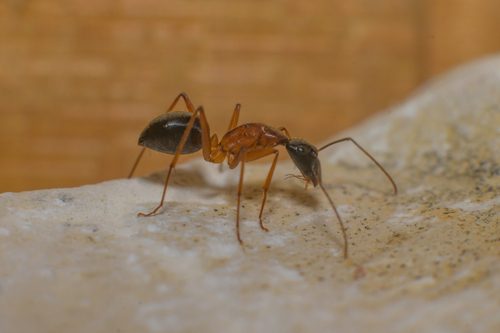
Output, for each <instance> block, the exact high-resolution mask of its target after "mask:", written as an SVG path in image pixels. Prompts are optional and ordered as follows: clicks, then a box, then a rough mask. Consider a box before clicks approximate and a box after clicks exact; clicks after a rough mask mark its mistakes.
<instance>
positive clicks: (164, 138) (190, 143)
mask: <svg viewBox="0 0 500 333" xmlns="http://www.w3.org/2000/svg"><path fill="white" fill-rule="evenodd" d="M191 115H192V113H189V112H183V111H174V112H168V113H165V114H162V115H161V116H159V117H156V118H155V119H153V120H152V121H151V122H150V123H149V125H148V126H147V127H146V128H145V129H144V130H143V131H142V133H141V136H140V137H139V142H138V144H139V145H141V146H144V147H146V148H149V149H152V150H156V151H159V152H162V153H166V154H175V151H176V149H177V146H178V145H179V142H180V141H181V137H182V134H183V133H184V130H185V129H186V126H187V123H188V122H189V119H190V117H191ZM201 147H202V144H201V125H200V120H199V119H198V118H197V119H196V120H195V122H194V125H193V128H192V129H191V132H190V133H189V136H188V139H187V141H186V144H185V146H184V149H183V150H182V152H181V154H190V153H194V152H197V151H198V150H200V149H201Z"/></svg>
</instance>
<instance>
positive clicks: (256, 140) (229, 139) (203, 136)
mask: <svg viewBox="0 0 500 333" xmlns="http://www.w3.org/2000/svg"><path fill="white" fill-rule="evenodd" d="M181 98H182V99H183V100H184V102H185V104H186V107H187V109H188V112H185V111H172V110H173V109H174V107H175V105H176V104H177V102H178V101H179V100H180V99H181ZM240 108H241V106H240V104H236V106H235V108H234V111H233V115H232V117H231V121H230V122H229V128H228V130H227V132H226V134H224V136H223V137H222V139H221V140H220V141H219V139H218V138H217V134H213V135H212V136H210V127H209V126H208V122H207V118H206V115H205V111H204V110H203V107H202V106H199V107H198V108H197V109H195V108H194V106H193V104H192V103H191V100H190V99H189V97H188V95H187V94H186V93H181V94H179V95H178V96H177V97H176V98H175V99H174V101H173V102H172V104H171V105H170V107H169V108H168V110H167V112H166V113H164V114H162V115H160V116H158V117H156V118H155V119H153V120H152V121H151V122H150V123H149V125H148V126H147V127H146V128H145V129H144V130H143V131H142V133H141V135H140V137H139V142H138V144H139V145H140V146H143V148H142V150H141V152H140V153H139V156H137V159H136V161H135V163H134V166H133V167H132V170H131V171H130V174H129V176H128V177H129V178H130V177H132V175H133V173H134V171H135V169H136V167H137V165H138V164H139V161H140V159H141V157H142V155H143V153H144V151H145V149H146V148H149V149H152V150H156V151H159V152H162V153H166V154H171V155H174V158H173V159H172V161H171V162H170V167H169V168H168V173H167V177H166V178H165V185H164V186H163V193H162V195H161V199H160V203H159V204H158V206H156V208H154V209H153V210H152V211H150V212H149V213H142V212H141V213H138V214H137V215H138V216H152V215H155V214H156V213H157V212H158V210H159V209H160V208H161V207H162V206H163V202H164V200H165V194H166V192H167V186H168V182H169V180H170V175H171V173H172V170H173V169H174V168H175V165H176V164H177V161H178V159H179V156H180V155H181V154H190V153H194V152H197V151H198V150H200V149H202V151H203V158H204V159H205V160H206V161H208V162H212V163H223V162H224V160H225V159H226V158H227V163H228V165H229V168H231V169H234V168H236V167H237V166H238V164H240V165H241V167H240V180H239V183H238V199H237V201H238V203H237V206H236V237H237V239H238V242H239V243H240V244H241V245H243V241H242V240H241V236H240V201H241V192H242V188H243V175H244V172H245V163H246V162H250V161H254V160H257V159H260V158H263V157H265V156H268V155H274V157H273V161H272V163H271V168H270V169H269V172H268V173H267V177H266V180H265V182H264V185H263V196H262V203H261V206H260V212H259V224H260V227H261V228H262V230H264V231H269V230H268V229H267V228H266V227H265V226H264V224H263V222H262V213H263V211H264V205H265V203H266V198H267V191H268V190H269V185H270V184H271V179H272V177H273V173H274V169H275V167H276V162H277V161H278V155H279V151H278V150H276V149H275V148H276V146H278V145H282V146H285V147H286V150H287V152H288V154H289V155H290V157H291V159H292V161H293V163H294V164H295V166H296V167H297V168H298V169H299V170H300V172H301V174H302V176H301V177H299V178H301V179H303V180H305V181H306V184H307V183H309V182H311V183H312V184H313V185H314V187H317V186H319V187H320V188H321V190H322V191H323V193H324V194H325V196H326V198H327V199H328V201H329V202H330V205H331V207H332V209H333V211H334V212H335V215H336V216H337V219H338V222H339V225H340V229H341V231H342V236H343V239H344V258H347V257H348V243H347V235H346V231H345V227H344V224H343V222H342V218H341V217H340V215H339V213H338V211H337V208H336V207H335V204H334V202H333V200H332V198H331V197H330V195H329V194H328V192H327V191H326V190H325V188H324V186H323V183H322V181H321V165H320V161H319V159H318V153H319V151H321V150H323V149H325V148H327V147H329V146H331V145H334V144H336V143H339V142H344V141H351V142H352V143H353V144H354V145H355V146H356V147H358V148H359V149H360V150H361V151H362V152H363V153H365V154H366V155H367V156H368V157H369V158H370V159H371V160H372V161H373V162H374V163H375V164H376V165H377V166H378V167H379V168H380V170H381V171H382V172H383V173H384V174H385V175H386V176H387V178H388V179H389V181H390V182H391V184H392V186H393V188H394V193H395V194H396V193H397V191H398V190H397V187H396V183H395V182H394V180H393V179H392V177H391V176H390V175H389V173H388V172H387V171H386V170H385V169H384V168H383V167H382V165H380V163H378V162H377V161H376V160H375V158H373V156H371V155H370V154H369V153H368V152H367V151H366V150H365V149H364V148H363V147H361V146H360V145H359V144H358V143H357V142H356V141H354V140H353V139H352V138H349V137H348V138H343V139H339V140H335V141H333V142H330V143H328V144H326V145H324V146H323V147H321V148H319V149H317V148H316V147H315V146H313V145H312V144H310V143H308V142H306V141H304V140H302V139H297V138H292V137H290V134H289V133H288V130H287V129H286V128H284V127H281V128H279V129H275V128H273V127H270V126H267V125H265V124H261V123H247V124H242V125H238V118H239V114H240Z"/></svg>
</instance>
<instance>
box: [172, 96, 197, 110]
mask: <svg viewBox="0 0 500 333" xmlns="http://www.w3.org/2000/svg"><path fill="white" fill-rule="evenodd" d="M180 98H182V99H183V100H184V103H185V104H186V107H187V109H188V111H189V112H191V113H194V111H195V110H194V106H193V103H191V100H190V99H189V96H188V95H187V94H186V93H185V92H182V93H180V94H179V95H177V97H176V98H175V99H174V101H173V102H172V104H170V107H169V108H168V109H167V112H170V111H172V110H173V108H174V107H175V105H176V104H177V102H179V99H180Z"/></svg>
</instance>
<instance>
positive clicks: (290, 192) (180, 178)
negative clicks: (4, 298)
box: [143, 167, 319, 208]
mask: <svg viewBox="0 0 500 333" xmlns="http://www.w3.org/2000/svg"><path fill="white" fill-rule="evenodd" d="M225 172H230V171H228V170H222V171H220V176H223V173H225ZM238 175H239V171H238ZM216 176H219V175H216ZM165 177H166V172H155V173H153V174H151V175H149V176H146V177H143V179H144V180H146V181H148V182H151V183H155V184H160V185H162V186H163V185H164V183H165ZM207 177H208V176H207V175H206V174H204V173H203V172H202V171H201V170H200V169H199V168H196V167H195V168H189V169H184V168H183V169H175V170H174V171H173V173H172V175H171V176H170V181H169V185H175V186H176V187H181V188H186V189H188V188H189V189H193V191H196V190H197V189H198V190H201V189H203V190H205V191H206V190H208V192H209V193H210V194H209V195H210V196H214V195H224V196H226V197H227V199H228V200H227V201H228V202H231V200H232V198H233V197H234V198H236V192H237V187H238V183H237V181H236V182H234V180H233V179H232V180H231V181H225V182H224V183H225V184H220V185H219V184H217V183H216V182H213V181H209V180H207ZM243 181H244V183H243V193H242V200H244V201H247V200H249V201H256V202H257V201H258V204H259V205H260V200H261V195H262V185H263V184H264V181H265V179H264V178H263V179H262V181H260V182H259V181H257V180H245V179H244V180H243ZM282 181H283V179H282V180H281V181H280V180H279V179H277V177H276V176H274V178H273V182H272V183H271V186H270V188H269V191H268V195H267V198H268V200H269V198H270V197H273V195H274V196H275V195H277V194H278V193H279V195H280V196H281V197H282V198H283V199H285V200H289V201H290V204H291V205H299V206H305V207H311V208H317V207H319V201H318V198H317V196H315V195H314V192H312V191H313V189H309V190H308V191H306V190H305V189H304V187H303V186H301V185H300V186H299V185H298V184H295V185H291V184H283V183H282Z"/></svg>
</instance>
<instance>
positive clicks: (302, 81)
mask: <svg viewBox="0 0 500 333" xmlns="http://www.w3.org/2000/svg"><path fill="white" fill-rule="evenodd" d="M499 18H500V2H499V1H496V0H475V1H474V0H434V1H431V0H380V1H374V0H349V1H344V0H308V1H306V0H288V1H284V0H283V1H252V0H248V1H244V0H212V1H206V0H173V1H162V0H3V1H0V147H1V154H0V171H1V172H0V192H3V191H19V190H28V189H36V188H44V187H61V186H74V185H80V184H85V183H89V182H98V181H101V180H105V179H111V178H119V177H124V176H126V174H127V172H128V170H129V167H130V165H131V164H132V162H133V160H134V158H135V155H136V153H137V151H138V148H137V146H136V140H137V136H138V134H139V133H140V131H141V130H142V128H143V127H144V126H145V125H146V124H147V122H148V121H149V120H150V119H151V118H152V117H154V116H155V115H157V114H159V113H161V112H163V110H164V109H165V107H166V105H167V104H169V103H170V102H171V100H172V99H173V98H174V97H175V95H176V94H178V93H179V92H180V91H186V92H188V93H189V94H190V96H191V97H192V99H193V100H194V102H195V104H203V105H204V106H205V108H206V110H207V111H208V116H209V121H210V123H211V126H212V129H213V130H215V131H216V132H218V133H220V135H221V134H222V133H223V131H224V129H225V128H226V126H227V123H228V121H229V117H230V114H231V111H232V109H233V107H234V104H235V103H236V102H240V103H242V104H243V109H242V116H241V121H243V122H246V121H260V122H265V123H268V124H272V125H275V126H286V127H287V128H288V129H289V130H290V132H291V133H292V134H294V135H296V136H300V137H304V138H308V139H309V140H310V141H312V142H320V141H322V140H325V139H327V138H328V137H330V136H332V135H333V134H334V133H336V132H338V131H339V130H342V129H345V128H347V127H349V126H352V125H353V124H355V123H357V122H359V121H360V120H362V119H364V118H366V117H368V116H369V115H371V114H373V113H374V112H377V111H380V110H383V109H384V108H387V107H389V106H391V105H393V104H395V103H397V102H399V101H401V100H403V99H404V98H405V97H406V96H408V95H409V94H410V93H411V92H412V90H414V89H415V87H417V86H418V85H420V84H421V83H422V82H424V81H425V80H427V79H429V78H431V77H432V76H434V75H435V74H438V73H441V72H443V71H446V70H448V69H449V68H451V67H454V66H456V65H458V64H460V63H463V62H466V61H469V60H471V59H474V58H477V57H480V56H482V55H485V54H488V53H494V52H497V51H498V49H499V47H500V38H499V35H498V32H499V31H500V19H499ZM168 161H169V158H168V157H165V156H160V155H159V154H155V153H150V154H148V156H146V161H145V163H144V164H143V165H142V166H141V167H140V171H139V174H141V173H142V174H144V173H148V172H151V171H153V170H156V169H159V168H163V167H164V166H165V165H166V164H167V163H168Z"/></svg>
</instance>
